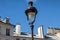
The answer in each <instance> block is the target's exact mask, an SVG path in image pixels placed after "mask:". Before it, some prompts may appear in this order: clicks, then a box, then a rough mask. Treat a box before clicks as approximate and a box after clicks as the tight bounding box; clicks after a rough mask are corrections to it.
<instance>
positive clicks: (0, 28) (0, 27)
mask: <svg viewBox="0 0 60 40" xmlns="http://www.w3.org/2000/svg"><path fill="white" fill-rule="evenodd" d="M0 34H1V26H0Z"/></svg>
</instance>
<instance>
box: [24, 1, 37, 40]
mask: <svg viewBox="0 0 60 40" xmlns="http://www.w3.org/2000/svg"><path fill="white" fill-rule="evenodd" d="M25 14H26V16H27V20H28V21H29V25H30V28H31V33H32V34H31V36H32V40H34V37H33V35H34V33H33V30H34V25H33V24H34V22H35V19H36V15H37V9H36V8H35V7H33V2H32V1H30V2H29V7H28V8H27V9H26V10H25Z"/></svg>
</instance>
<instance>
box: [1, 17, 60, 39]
mask: <svg viewBox="0 0 60 40" xmlns="http://www.w3.org/2000/svg"><path fill="white" fill-rule="evenodd" d="M14 28H16V30H13V29H14ZM20 28H21V25H20V24H16V25H13V24H11V23H10V22H9V18H7V17H6V18H4V19H3V20H0V40H31V34H29V33H25V32H21V30H20ZM34 40H60V29H59V28H48V31H47V34H46V35H44V31H43V26H39V27H38V33H37V34H35V35H34Z"/></svg>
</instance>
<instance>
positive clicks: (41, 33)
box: [38, 26, 44, 38]
mask: <svg viewBox="0 0 60 40" xmlns="http://www.w3.org/2000/svg"><path fill="white" fill-rule="evenodd" d="M38 37H40V38H44V32H43V26H39V27H38Z"/></svg>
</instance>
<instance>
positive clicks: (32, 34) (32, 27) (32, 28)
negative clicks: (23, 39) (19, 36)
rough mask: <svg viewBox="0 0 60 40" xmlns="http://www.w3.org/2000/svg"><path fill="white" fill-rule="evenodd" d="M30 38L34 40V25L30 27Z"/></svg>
mask: <svg viewBox="0 0 60 40" xmlns="http://www.w3.org/2000/svg"><path fill="white" fill-rule="evenodd" d="M30 27H31V36H32V40H34V25H31V26H30Z"/></svg>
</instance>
